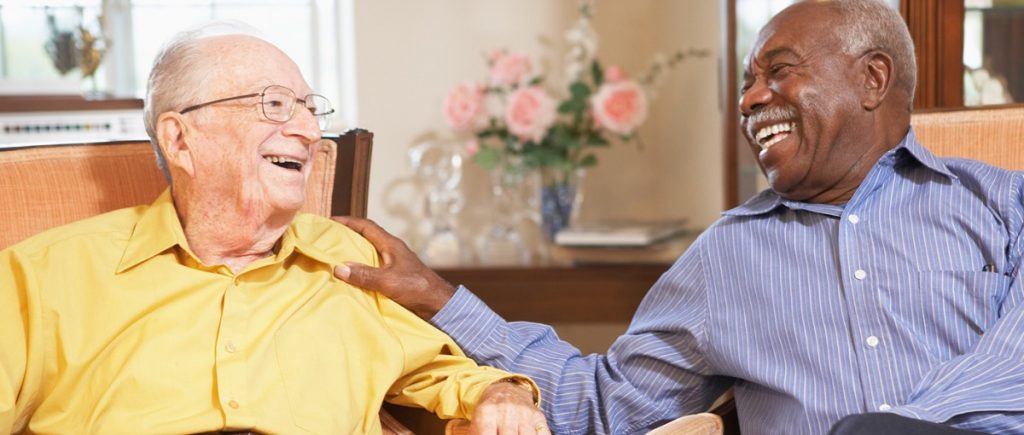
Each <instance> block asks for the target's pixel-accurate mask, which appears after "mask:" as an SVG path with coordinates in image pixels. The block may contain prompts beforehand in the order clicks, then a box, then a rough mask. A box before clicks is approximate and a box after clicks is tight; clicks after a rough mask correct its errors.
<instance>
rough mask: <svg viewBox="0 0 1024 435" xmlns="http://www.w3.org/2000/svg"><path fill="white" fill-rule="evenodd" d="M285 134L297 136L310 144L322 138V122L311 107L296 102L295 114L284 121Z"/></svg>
mask: <svg viewBox="0 0 1024 435" xmlns="http://www.w3.org/2000/svg"><path fill="white" fill-rule="evenodd" d="M284 134H285V136H297V137H299V138H300V139H301V140H302V143H304V144H307V145H309V144H311V143H314V142H316V141H319V140H320V123H319V122H317V120H316V116H314V115H313V114H312V113H310V111H309V109H306V108H305V107H303V106H302V105H299V104H296V107H295V114H294V116H292V119H289V120H288V122H286V123H284Z"/></svg>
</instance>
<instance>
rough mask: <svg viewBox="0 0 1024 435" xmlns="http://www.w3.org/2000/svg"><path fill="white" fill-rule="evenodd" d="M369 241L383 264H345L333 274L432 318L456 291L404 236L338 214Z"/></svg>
mask: <svg viewBox="0 0 1024 435" xmlns="http://www.w3.org/2000/svg"><path fill="white" fill-rule="evenodd" d="M331 219H334V220H335V221H337V222H338V223H341V224H342V225H345V226H346V227H349V228H351V229H353V230H355V231H356V232H357V233H359V234H361V235H362V236H363V237H365V238H366V240H369V241H370V243H372V244H373V246H375V247H376V248H377V252H379V253H380V263H381V264H380V267H370V266H367V265H364V264H359V263H346V264H344V265H341V266H337V267H335V268H334V275H335V276H337V277H338V278H339V279H341V280H342V281H345V282H347V283H349V284H352V285H354V286H357V287H362V288H366V289H373V290H375V291H378V292H380V293H381V294H383V295H384V296H387V297H388V298H391V299H392V300H394V301H395V302H397V303H398V304H399V305H402V306H404V307H406V308H408V309H409V310H410V311H412V312H413V313H415V314H416V315H417V316H419V317H420V318H422V319H424V320H430V319H431V318H432V317H434V315H435V314H437V312H438V311H440V310H441V308H443V307H444V305H445V304H446V303H448V300H449V299H451V298H452V296H453V295H454V294H455V287H453V286H452V285H451V284H449V283H448V281H445V280H444V278H441V277H440V276H438V275H437V274H436V273H434V271H433V270H430V268H429V267H427V266H426V265H425V264H423V262H422V261H420V259H419V257H417V256H416V254H415V253H413V252H412V250H411V249H409V246H408V245H406V244H405V242H403V241H402V240H401V239H399V238H397V237H395V236H392V235H391V234H389V233H388V232H387V231H384V229H383V228H381V227H380V226H378V225H377V224H376V223H374V222H373V221H371V220H368V219H360V218H354V217H348V216H336V217H333V218H331Z"/></svg>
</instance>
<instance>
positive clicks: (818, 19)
mask: <svg viewBox="0 0 1024 435" xmlns="http://www.w3.org/2000/svg"><path fill="white" fill-rule="evenodd" d="M839 23H840V19H839V17H838V16H837V14H836V13H835V10H834V9H832V8H831V7H830V6H828V4H827V3H826V2H811V1H805V2H800V3H796V4H793V5H791V6H789V7H787V8H786V9H783V10H782V12H779V13H778V14H776V15H775V16H774V17H772V19H771V20H769V21H768V24H765V26H764V27H763V28H761V31H759V32H758V34H757V39H756V40H755V41H754V45H753V47H752V48H751V50H750V53H748V54H747V56H746V58H744V68H746V69H749V68H750V67H752V66H753V65H755V64H757V63H760V62H763V61H765V60H766V57H768V56H770V55H771V54H773V53H778V52H780V51H789V52H794V53H797V54H801V53H805V52H807V51H809V50H812V49H814V48H822V47H830V46H835V47H838V45H837V44H836V32H835V26H838V25H839Z"/></svg>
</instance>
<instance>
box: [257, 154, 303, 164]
mask: <svg viewBox="0 0 1024 435" xmlns="http://www.w3.org/2000/svg"><path fill="white" fill-rule="evenodd" d="M263 158H264V159H266V160H267V161H268V162H270V163H298V164H302V162H300V161H298V160H292V159H289V158H287V157H281V156H264V157H263Z"/></svg>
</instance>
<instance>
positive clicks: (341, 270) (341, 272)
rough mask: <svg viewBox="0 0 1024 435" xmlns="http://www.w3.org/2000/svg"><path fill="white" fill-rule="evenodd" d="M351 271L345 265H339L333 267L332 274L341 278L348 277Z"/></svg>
mask: <svg viewBox="0 0 1024 435" xmlns="http://www.w3.org/2000/svg"><path fill="white" fill-rule="evenodd" d="M351 273H352V269H349V267H348V266H347V265H344V264H342V265H340V266H335V267H334V275H336V276H337V277H338V278H341V279H348V276H349V275H350V274H351Z"/></svg>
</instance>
